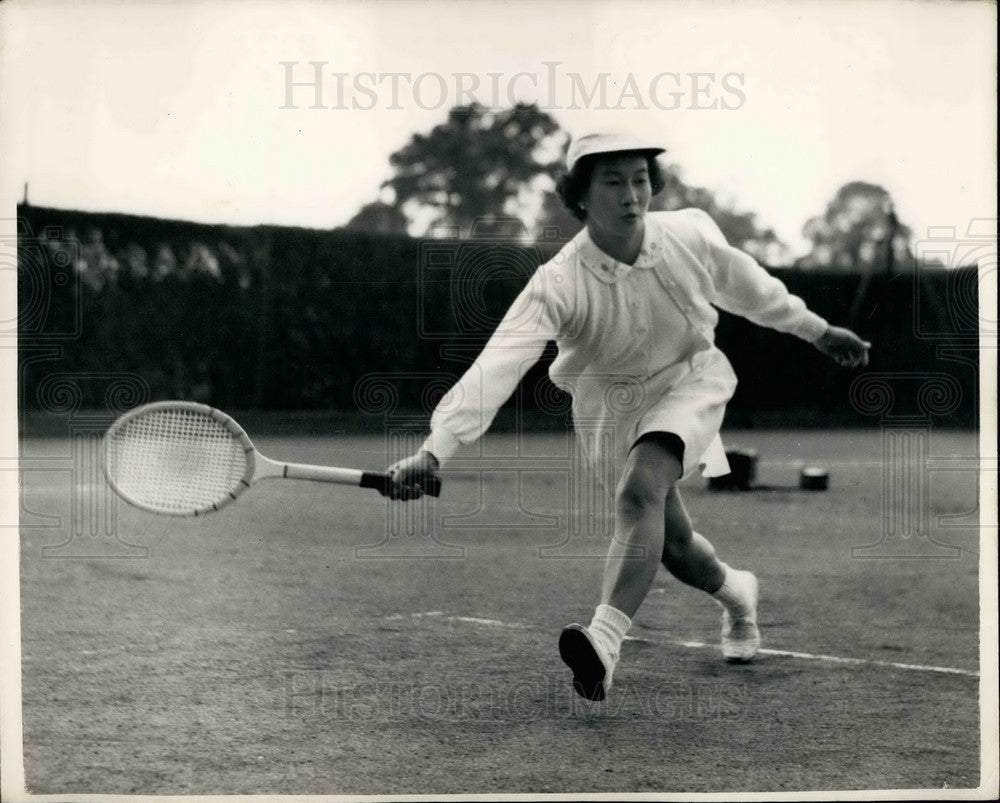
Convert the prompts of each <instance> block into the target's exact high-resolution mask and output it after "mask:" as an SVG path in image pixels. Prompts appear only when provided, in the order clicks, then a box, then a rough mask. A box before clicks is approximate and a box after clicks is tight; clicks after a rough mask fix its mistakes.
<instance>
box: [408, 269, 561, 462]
mask: <svg viewBox="0 0 1000 803" xmlns="http://www.w3.org/2000/svg"><path fill="white" fill-rule="evenodd" d="M549 278H551V277H549ZM546 284H547V282H546V275H545V272H544V270H543V269H539V270H537V271H536V272H535V273H534V275H533V276H532V277H531V279H530V281H529V282H528V284H527V285H526V286H525V288H524V289H523V290H522V291H521V293H520V294H519V295H518V297H517V298H516V299H515V301H514V303H513V304H512V305H511V306H510V309H508V310H507V313H506V315H504V318H503V320H502V321H501V322H500V325H499V326H498V327H497V329H496V331H495V332H494V333H493V336H492V337H491V338H490V340H489V342H488V343H487V344H486V347H485V348H484V349H483V351H482V352H481V353H480V355H479V357H477V358H476V361H475V362H474V363H473V364H472V365H471V366H470V367H469V369H468V370H467V371H466V372H465V374H464V375H463V376H462V378H461V379H459V381H458V382H457V383H455V385H454V386H453V387H452V388H451V389H450V390H449V391H448V392H447V393H446V394H445V395H444V397H443V398H442V399H441V401H440V402H439V403H438V405H437V407H436V408H435V410H434V413H433V415H432V416H431V434H430V436H429V437H428V438H427V440H426V441H424V444H423V446H422V447H421V448H423V449H426V450H427V451H429V452H430V453H431V454H433V455H434V456H435V457H436V458H437V460H438V463H439V464H440V465H442V466H443V465H444V464H445V463H446V462H447V461H448V460H450V459H451V457H452V456H453V455H454V454H455V452H456V451H457V450H458V448H459V446H461V445H463V444H469V443H472V442H474V441H475V440H476V439H478V438H479V437H480V436H481V435H482V434H483V433H484V432H485V431H486V430H487V429H488V428H489V426H490V424H491V423H492V422H493V419H494V417H495V416H496V414H497V411H498V410H499V409H500V407H501V406H502V405H503V403H504V402H505V401H507V399H508V398H510V396H511V394H512V393H513V392H514V389H515V388H516V387H517V384H518V382H520V381H521V379H522V378H523V376H524V374H525V373H526V372H527V370H528V369H529V368H531V366H533V365H534V364H535V363H536V362H538V359H539V358H540V357H541V356H542V352H543V351H544V350H545V346H546V344H547V343H548V342H549V341H550V340H555V339H556V338H557V337H558V335H559V330H560V323H559V319H560V317H561V316H560V315H559V310H558V303H557V301H556V299H555V298H554V297H553V295H552V294H551V292H548V293H547V292H546V289H547V288H546ZM548 289H549V290H551V289H552V288H551V287H550V288H548Z"/></svg>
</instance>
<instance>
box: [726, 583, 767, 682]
mask: <svg viewBox="0 0 1000 803" xmlns="http://www.w3.org/2000/svg"><path fill="white" fill-rule="evenodd" d="M739 574H740V575H742V577H741V580H742V581H743V583H744V584H745V585H744V588H745V590H746V593H747V595H748V596H749V599H748V600H747V605H746V608H747V610H748V611H749V613H747V614H746V615H744V616H739V617H737V616H733V615H732V614H731V613H730V612H729V611H728V610H723V612H722V657H723V658H725V659H726V661H728V662H729V663H731V664H745V663H748V662H750V661H752V660H753V658H754V656H755V655H756V654H757V650H759V649H760V630H759V629H758V628H757V600H758V598H759V597H760V584H759V583H758V582H757V578H756V577H755V576H754V575H753V574H752V573H750V572H743V571H741V572H739Z"/></svg>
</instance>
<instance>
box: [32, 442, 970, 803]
mask: <svg viewBox="0 0 1000 803" xmlns="http://www.w3.org/2000/svg"><path fill="white" fill-rule="evenodd" d="M250 434H251V436H254V433H253V432H251V433H250ZM889 437H890V436H889V435H882V434H880V433H879V431H877V430H872V431H868V432H780V433H779V432H759V431H757V432H749V431H747V432H736V433H729V434H728V436H727V437H726V441H727V445H728V446H730V447H735V446H743V447H752V448H756V449H757V450H758V451H759V455H760V464H759V471H758V483H760V484H761V485H766V486H768V490H756V491H752V492H743V493H740V492H725V493H717V492H709V491H708V490H707V488H706V487H705V481H704V480H702V479H700V478H699V479H697V480H693V481H689V482H687V483H686V487H685V501H686V502H687V505H688V508H689V510H690V512H691V515H692V517H693V518H694V520H695V525H696V528H697V529H698V530H699V531H700V532H703V533H705V534H706V535H707V536H708V537H709V538H711V539H712V540H713V541H714V543H715V545H716V547H717V549H718V551H719V553H720V555H721V557H722V558H723V560H726V561H727V562H729V563H731V564H733V565H735V566H738V567H746V568H750V569H752V570H753V571H754V572H756V573H757V575H758V576H759V577H760V580H761V593H762V599H761V605H760V624H761V628H762V634H763V639H764V647H765V648H766V649H767V650H770V651H771V652H764V653H762V654H761V655H759V656H758V658H757V660H756V661H755V662H754V663H752V664H750V665H747V666H729V665H727V664H725V663H723V662H722V660H721V657H720V655H719V652H718V647H717V643H718V637H719V608H718V607H717V606H716V605H715V603H714V602H713V601H712V600H711V599H710V598H708V597H707V596H706V595H704V594H703V593H700V592H698V591H695V590H693V589H690V588H687V587H684V586H682V585H681V584H680V583H679V582H678V581H676V580H674V579H673V578H672V577H670V576H669V575H667V574H666V572H664V571H663V570H662V569H661V572H660V574H659V575H658V577H657V579H656V581H655V583H654V588H653V591H652V593H651V594H650V596H649V597H648V598H647V600H646V602H645V603H644V604H643V606H642V608H641V610H640V611H639V613H638V615H637V616H636V619H635V624H634V627H633V629H632V631H631V633H630V635H631V636H632V637H634V640H633V641H630V642H627V643H626V644H625V647H624V650H623V656H622V661H621V663H620V664H619V667H618V669H617V671H616V673H615V687H614V689H613V691H612V694H611V697H610V698H609V699H608V700H607V701H606V702H604V703H601V704H589V703H586V702H585V701H583V700H581V699H579V698H577V697H576V696H575V695H574V694H573V692H572V689H571V686H570V677H569V673H568V670H567V669H566V668H565V667H564V666H563V665H562V663H561V662H560V660H559V656H558V652H557V649H556V640H557V638H558V635H559V631H560V629H561V628H562V627H563V626H564V625H565V624H567V623H569V622H572V621H582V622H587V621H589V617H590V614H591V612H592V610H593V605H594V604H595V603H596V601H597V600H596V595H597V592H598V590H599V584H600V575H601V561H600V559H599V558H600V556H602V555H603V553H604V551H605V549H606V545H607V542H608V539H609V537H610V534H609V530H608V524H607V520H606V516H605V513H606V507H605V506H604V505H603V503H601V502H600V499H599V497H597V496H596V495H594V494H593V493H592V489H588V488H587V487H586V484H585V483H582V482H581V481H580V480H579V477H578V475H577V474H576V473H575V472H572V471H569V470H568V467H569V466H571V465H572V459H571V458H570V457H568V455H569V454H570V452H569V451H568V444H569V443H570V440H569V437H568V436H563V435H544V436H543V435H531V436H525V437H523V438H520V439H519V438H517V437H515V436H510V435H497V436H487V438H486V439H485V440H484V441H483V450H484V451H483V452H482V453H478V452H475V451H474V450H471V449H470V450H468V451H466V452H463V453H462V457H461V459H458V460H457V461H456V463H455V464H454V468H451V467H449V469H450V470H449V471H448V472H447V473H446V474H445V475H444V480H445V487H444V492H443V495H442V497H441V498H440V499H439V500H436V501H427V502H420V503H411V504H410V505H409V506H405V507H404V506H402V505H400V504H398V503H397V504H395V505H392V506H390V505H389V503H387V502H386V501H385V500H383V499H382V498H381V497H379V496H378V495H377V494H374V493H372V492H366V491H360V490H356V489H352V488H344V487H335V486H322V485H318V484H313V483H293V482H279V481H276V482H271V483H268V484H264V485H260V486H256V487H254V488H252V489H251V490H250V491H248V492H247V493H246V494H245V495H244V496H243V497H242V498H241V499H240V500H239V501H238V502H236V503H234V504H233V505H231V506H229V507H228V508H226V509H224V510H223V511H221V512H219V513H217V514H214V515H212V516H209V517H206V518H201V519H177V518H165V517H156V516H153V515H149V514H146V513H142V512H140V511H137V510H134V509H132V508H129V507H128V506H126V505H124V504H121V503H118V504H115V503H111V507H107V506H106V505H107V503H109V500H108V499H107V498H106V497H105V496H104V494H105V491H104V490H103V486H102V484H101V483H100V482H99V478H98V477H97V476H94V475H92V474H88V473H87V469H86V467H85V466H84V467H83V468H81V467H80V466H81V465H82V463H81V462H80V461H76V462H75V458H74V452H73V448H72V447H71V443H70V441H69V440H56V439H30V440H25V441H24V442H23V453H22V464H23V466H24V469H25V470H24V474H23V500H22V505H23V510H22V524H23V529H22V532H21V547H22V550H21V599H22V624H21V627H22V650H23V655H22V670H23V703H24V739H25V756H24V760H25V769H26V775H27V781H28V785H29V788H30V789H31V790H32V791H34V792H37V793H96V794H102V793H104V794H107V793H124V794H127V793H151V794H152V793H155V794H221V793H233V794H238V793H243V794H250V793H257V794H267V793H273V794H386V795H400V794H405V793H424V794H445V793H472V792H486V793H502V792H525V793H545V792H588V791H589V792H654V793H655V792H662V793H668V792H711V791H730V792H747V791H761V792H766V791H793V790H832V789H865V788H876V789H914V788H942V787H945V786H947V787H951V788H956V787H975V786H976V785H978V783H979V709H978V693H979V678H978V677H977V675H976V673H977V671H978V669H979V655H978V652H979V644H978V628H979V619H978V617H979V610H978V591H977V581H978V561H979V543H978V539H979V529H978V523H977V522H978V513H977V475H976V471H975V468H974V467H970V466H971V462H970V461H973V460H974V458H975V455H976V442H975V436H974V435H973V434H971V433H967V432H950V431H949V432H939V431H935V432H933V433H932V437H931V438H930V441H929V443H925V442H924V441H923V440H922V437H923V436H922V435H920V434H919V433H917V434H914V435H913V436H912V437H911V438H910V439H909V441H908V443H909V445H908V446H907V447H906V450H904V451H902V452H897V451H894V450H893V449H887V448H886V446H887V444H888V443H889V441H888V440H887V439H888V438H889ZM255 442H256V444H257V446H258V448H259V449H260V450H261V451H262V452H263V453H264V454H266V455H268V456H271V457H275V458H283V459H288V460H296V461H300V462H328V463H334V464H340V465H353V466H357V467H360V468H370V469H380V468H382V467H383V466H384V465H385V464H386V460H387V458H386V451H387V448H386V441H385V440H384V439H380V438H365V437H352V436H346V435H345V436H343V437H336V438H313V439H309V438H263V437H262V438H257V437H255ZM925 446H926V447H927V451H924V449H925ZM76 448H77V449H78V450H82V451H83V452H86V449H87V448H90V447H87V446H86V445H83V446H81V445H79V444H78V445H77V447H76ZM892 454H902V455H906V456H904V457H901V458H899V462H898V464H896V465H890V464H887V462H886V459H885V458H884V455H892ZM78 456H79V451H78ZM893 459H895V458H891V459H890V460H889V463H892V461H893ZM798 461H804V462H806V463H820V464H822V465H825V466H826V467H827V468H829V469H830V472H831V487H830V490H829V491H826V492H806V491H799V490H797V489H796V487H795V486H796V485H797V480H798V465H797V462H798ZM85 462H86V461H83V463H85ZM74 466H77V468H74ZM574 478H576V479H574ZM893 489H897V490H899V489H903V490H901V491H900V493H898V494H896V493H895V492H894V491H893ZM920 489H923V490H922V491H921V490H920ZM921 499H924V500H925V504H921V501H920V500H921ZM577 510H584V511H585V512H586V511H589V513H590V514H591V515H577V514H575V513H574V514H573V515H570V512H571V511H577ZM904 533H905V534H908V535H909V537H903V534H904ZM789 652H793V653H798V654H797V655H789V654H786V653H789ZM842 659H854V660H842Z"/></svg>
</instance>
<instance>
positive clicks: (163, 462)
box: [104, 401, 441, 516]
mask: <svg viewBox="0 0 1000 803" xmlns="http://www.w3.org/2000/svg"><path fill="white" fill-rule="evenodd" d="M104 476H105V477H107V480H108V483H109V484H110V485H111V487H112V489H114V491H115V493H117V494H118V495H119V496H120V497H121V498H122V499H124V500H125V501H126V502H128V503H129V504H131V505H134V506H135V507H138V508H141V509H142V510H149V511H151V512H153V513H165V514H167V515H171V516H200V515H203V514H205V513H211V512H212V511H214V510H219V509H220V508H221V507H223V506H225V505H228V504H229V503H230V502H232V501H233V500H234V499H236V498H237V497H238V496H239V495H240V494H241V493H243V492H244V491H245V490H246V489H247V488H249V487H250V486H251V485H253V484H254V483H255V482H259V481H260V480H267V479H289V480H314V481H316V482H332V483H337V484H340V485H355V486H359V487H361V488H374V489H375V490H377V491H379V492H380V493H381V494H383V495H386V494H388V492H389V486H390V484H391V483H390V480H389V476H388V475H387V474H377V473H371V472H367V471H360V470H358V469H353V468H336V467H333V466H310V465H305V464H303V463H279V462H278V461H276V460H271V459H270V458H267V457H264V455H262V454H261V453H260V452H258V451H257V449H256V448H255V447H254V445H253V443H252V442H251V441H250V436H249V435H247V433H246V432H245V431H244V430H243V427H241V426H240V425H239V424H237V423H236V422H235V421H234V420H233V419H232V418H230V417H229V416H228V415H226V414H225V413H223V412H222V411H221V410H216V409H215V408H213V407H209V406H208V405H205V404H197V403H195V402H182V401H165V402H155V403H153V404H146V405H143V406H142V407H137V408H136V409H134V410H130V411H129V412H127V413H125V414H124V415H123V416H121V417H120V418H119V419H118V420H117V421H115V423H114V424H112V425H111V428H110V429H109V430H108V432H107V434H106V435H105V436H104ZM418 484H419V485H420V487H421V489H422V490H423V491H424V493H427V494H430V495H431V496H438V495H439V494H440V493H441V480H440V479H438V478H437V477H435V476H429V477H426V478H424V480H423V481H421V482H419V483H418Z"/></svg>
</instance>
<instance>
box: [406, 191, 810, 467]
mask: <svg viewBox="0 0 1000 803" xmlns="http://www.w3.org/2000/svg"><path fill="white" fill-rule="evenodd" d="M713 305H714V306H713ZM715 306H718V307H719V308H721V309H723V310H726V311H727V312H732V313H735V314H738V315H742V316H743V317H745V318H747V319H749V320H751V321H753V322H754V323H756V324H758V325H761V326H766V327H770V328H772V329H776V330H778V331H780V332H788V333H791V334H794V335H797V336H798V337H800V338H802V339H803V340H806V341H808V342H810V343H811V342H815V341H816V340H818V339H819V338H820V337H821V336H822V335H823V333H824V332H825V331H826V329H827V323H826V321H824V320H823V319H822V318H821V317H820V316H818V315H816V314H815V313H813V312H811V311H810V310H808V309H807V308H806V305H805V303H804V302H803V301H802V299H800V298H798V297H797V296H795V295H792V294H791V293H789V292H788V290H787V289H786V287H785V285H784V284H783V283H782V282H781V281H779V280H778V279H777V278H775V277H774V276H772V275H771V274H769V273H768V272H767V271H766V270H765V269H764V268H762V267H761V266H760V265H759V264H757V262H756V261H755V260H754V259H753V258H752V257H751V256H750V255H748V254H746V253H745V252H743V251H740V250H739V249H737V248H734V247H732V246H730V245H729V244H728V243H727V242H726V239H725V237H724V236H723V234H722V232H721V231H720V230H719V228H718V226H716V224H715V222H714V221H713V220H712V219H711V218H710V217H709V216H708V215H707V214H706V213H705V212H703V211H701V210H700V209H684V210H680V211H676V212H652V213H649V214H647V216H646V218H645V232H644V237H643V244H642V248H641V250H640V253H639V257H638V259H637V260H636V262H635V264H634V265H627V264H625V263H622V262H618V261H616V260H614V259H613V258H611V257H610V256H608V255H607V254H605V253H604V252H603V251H601V250H600V249H599V248H598V247H597V246H596V245H594V243H593V241H592V240H591V239H590V236H589V235H588V233H587V230H586V229H584V230H582V231H581V232H580V233H579V234H578V235H577V236H576V237H574V238H573V240H572V241H570V242H569V243H567V244H566V246H565V247H564V248H562V250H560V251H559V253H558V254H556V255H555V256H554V257H553V258H552V259H551V260H549V261H548V262H546V263H545V264H543V265H542V266H540V267H539V268H538V269H537V270H536V272H535V273H534V274H533V275H532V277H531V279H530V280H529V281H528V284H527V285H526V286H525V288H524V289H523V290H522V292H521V293H520V295H519V296H518V297H517V299H516V300H515V301H514V303H513V304H512V305H511V307H510V309H509V310H508V312H507V314H506V315H505V316H504V318H503V320H502V321H501V323H500V325H499V326H498V327H497V329H496V330H495V332H494V334H493V336H492V337H491V338H490V340H489V342H488V343H487V345H486V347H485V348H484V349H483V351H482V352H481V354H480V355H479V357H478V358H477V359H476V361H475V362H474V363H473V365H472V366H470V367H469V369H468V370H467V371H466V372H465V374H464V375H463V376H462V378H461V379H460V380H459V381H458V382H457V383H456V384H455V385H454V386H453V387H452V389H451V390H450V391H449V392H448V393H447V394H446V395H445V396H444V397H443V398H442V400H441V402H440V403H439V404H438V406H437V408H436V409H435V411H434V413H433V415H432V416H431V434H430V436H429V437H428V438H427V440H426V441H425V442H424V445H423V448H424V449H427V450H428V451H430V452H431V453H432V454H434V456H435V457H437V459H438V461H439V463H440V464H441V465H444V464H445V463H446V462H447V461H448V460H449V459H450V458H451V457H452V456H453V455H454V453H455V452H456V450H457V449H458V448H459V447H460V446H461V445H462V444H468V443H472V442H474V441H475V440H476V439H477V438H479V437H480V436H481V435H482V434H483V433H484V432H485V431H486V429H487V428H488V427H489V425H490V423H491V422H492V421H493V418H494V417H495V415H496V413H497V411H498V410H499V409H500V407H501V406H502V405H503V403H504V402H505V401H506V400H507V399H508V398H509V397H510V396H511V394H512V393H513V391H514V389H515V388H516V387H517V384H518V382H519V381H520V380H521V378H522V377H523V376H524V374H525V372H526V371H527V370H528V369H529V368H530V367H531V366H532V365H534V364H535V363H536V362H537V361H538V359H539V357H540V356H541V354H542V352H543V350H544V349H545V346H546V344H547V343H548V341H550V340H554V341H555V342H556V346H557V348H558V355H557V357H556V358H555V360H554V362H553V364H552V366H551V367H550V369H549V375H550V377H551V379H552V381H553V383H554V384H555V385H556V386H558V387H560V388H562V389H564V390H566V391H567V392H569V393H571V394H573V397H574V398H573V415H574V419H575V420H576V421H577V422H578V423H579V422H580V421H581V419H587V420H588V421H598V420H607V419H608V418H609V417H614V415H615V411H614V409H613V405H611V409H610V411H609V389H613V388H615V387H617V388H631V389H632V390H631V391H630V392H632V393H634V392H635V390H636V389H638V390H639V391H640V392H641V397H642V399H644V400H646V402H647V403H646V405H645V406H647V407H648V406H650V405H651V404H653V403H655V400H656V399H657V398H659V397H660V396H662V395H663V394H666V393H669V391H670V388H671V387H672V386H673V385H674V383H676V382H677V381H678V380H679V378H680V377H682V376H685V375H687V374H689V373H690V372H691V371H692V370H697V367H698V363H699V358H700V357H703V356H704V355H703V354H702V352H705V351H707V350H709V349H711V348H712V347H713V345H714V342H715V327H716V324H717V323H718V319H719V316H718V313H717V312H716V310H715ZM642 407H643V404H641V403H640V404H637V405H636V404H633V405H631V407H629V408H628V409H629V414H632V415H641V414H642V413H643V409H642Z"/></svg>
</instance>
